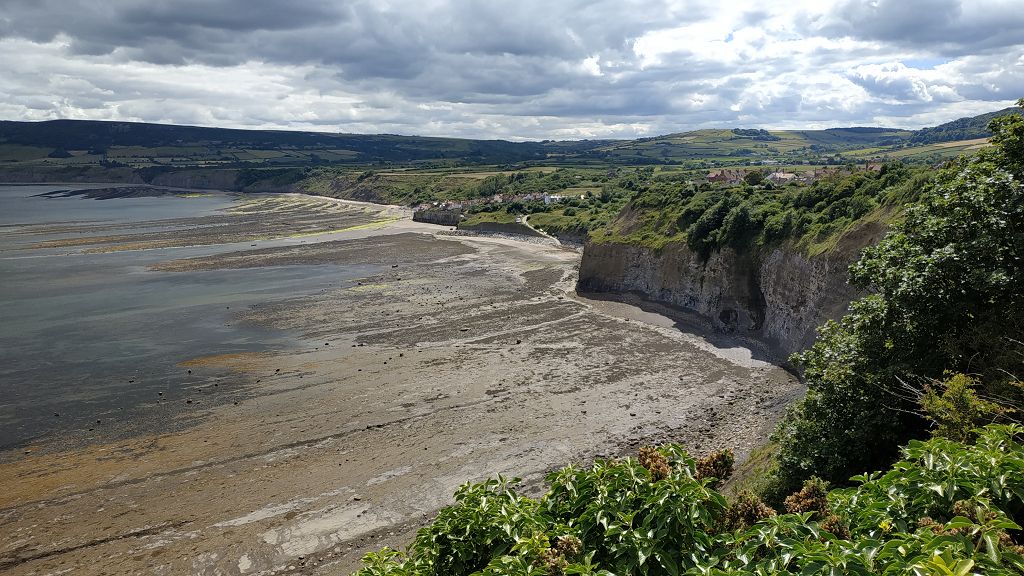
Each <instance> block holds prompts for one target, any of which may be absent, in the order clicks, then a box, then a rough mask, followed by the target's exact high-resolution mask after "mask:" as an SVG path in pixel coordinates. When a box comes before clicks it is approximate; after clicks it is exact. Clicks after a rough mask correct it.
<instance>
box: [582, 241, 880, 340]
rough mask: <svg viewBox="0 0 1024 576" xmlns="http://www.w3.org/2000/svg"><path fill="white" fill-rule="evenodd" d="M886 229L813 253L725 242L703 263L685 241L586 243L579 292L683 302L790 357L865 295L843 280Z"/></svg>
mask: <svg viewBox="0 0 1024 576" xmlns="http://www.w3.org/2000/svg"><path fill="white" fill-rule="evenodd" d="M884 233H885V228H884V226H882V225H880V224H879V223H877V222H871V223H866V224H863V225H861V226H860V227H859V228H857V229H855V230H853V231H851V232H849V233H847V234H846V235H844V236H843V237H842V238H840V239H839V242H838V245H837V246H836V247H835V248H834V249H833V250H830V251H828V252H825V253H823V254H820V255H817V256H808V255H807V254H805V253H804V252H803V251H801V250H798V249H796V248H794V247H791V246H785V245H783V246H777V247H769V248H762V249H759V250H756V251H753V252H744V253H741V252H737V251H736V250H733V249H732V248H726V249H723V250H721V251H720V252H716V253H713V254H712V255H711V257H710V258H708V260H707V261H704V260H703V259H702V258H701V257H700V255H699V254H697V253H695V252H694V251H692V250H691V249H690V248H689V247H687V246H686V244H683V243H674V244H669V245H668V246H665V247H664V248H662V249H660V250H654V249H652V248H646V247H642V246H636V245H630V244H619V243H601V244H597V243H588V244H587V245H586V246H585V248H584V250H583V260H582V262H581V264H580V277H579V284H578V290H579V291H581V292H618V293H626V292H630V293H636V294H639V295H640V296H642V297H644V298H647V299H649V300H654V301H658V302H662V303H666V304H669V305H672V306H677V307H681V308H684V309H686V310H688V311H692V312H695V313H697V314H699V315H700V316H702V317H704V318H706V319H707V320H709V321H710V322H711V323H712V324H713V325H714V326H715V327H716V328H718V329H719V330H722V331H723V332H727V333H732V334H735V335H737V336H741V337H744V338H750V339H753V340H756V341H759V342H762V343H764V344H766V345H767V346H768V347H769V349H770V350H771V351H772V352H773V353H775V354H778V355H780V356H788V355H789V354H791V353H793V352H797V351H799V350H802V349H804V348H806V347H807V346H808V345H809V344H811V343H812V342H813V341H814V337H815V329H816V328H817V327H818V326H820V325H821V324H822V323H824V322H825V321H826V320H829V319H837V318H839V317H841V316H842V315H843V314H844V313H845V312H846V310H847V306H848V305H849V303H850V301H852V300H854V299H855V298H858V297H860V296H862V295H863V292H861V291H860V290H858V289H857V288H854V287H853V286H850V285H849V284H848V283H847V269H848V267H849V266H850V264H852V263H853V262H854V261H856V259H857V258H858V256H859V254H860V251H861V250H862V249H863V248H864V247H866V246H868V245H870V244H873V243H875V242H878V241H879V240H880V239H881V238H882V236H883V235H884Z"/></svg>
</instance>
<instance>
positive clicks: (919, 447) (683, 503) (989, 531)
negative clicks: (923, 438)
mask: <svg viewBox="0 0 1024 576" xmlns="http://www.w3.org/2000/svg"><path fill="white" fill-rule="evenodd" d="M1022 433H1024V428H1022V427H1020V426H989V427H987V428H985V429H983V430H980V431H979V433H978V439H977V442H976V443H975V444H974V445H966V444H963V443H958V442H953V441H951V440H948V439H945V438H935V439H932V440H929V441H927V442H919V441H914V442H911V443H910V444H909V445H908V446H907V447H906V448H905V449H904V450H903V458H904V459H903V460H902V461H900V462H897V463H896V464H895V465H894V466H893V467H892V469H891V470H889V471H888V472H886V473H884V474H882V473H875V474H870V475H866V476H861V477H858V478H855V479H854V480H855V481H856V482H859V483H860V485H859V486H857V487H854V488H847V489H841V490H832V491H831V492H827V493H826V492H825V484H824V482H822V481H820V480H815V481H813V482H811V483H809V484H808V485H807V486H805V489H804V490H802V491H801V493H800V494H799V495H795V496H794V497H793V498H791V499H790V501H791V503H792V509H794V510H797V512H794V513H788V514H781V515H778V514H775V513H774V511H773V510H771V509H770V508H768V507H767V506H765V505H764V504H763V503H762V502H760V501H759V500H758V499H757V498H756V497H754V496H753V495H751V494H749V493H744V494H741V495H740V496H739V497H738V498H737V499H736V500H735V501H734V502H733V503H732V504H729V505H728V506H727V505H726V502H725V499H724V498H723V497H722V496H721V495H720V494H718V493H717V492H715V491H713V490H711V489H710V488H709V487H708V485H707V481H702V480H697V478H696V475H697V463H696V462H695V461H694V460H693V459H692V458H690V457H689V456H688V455H687V454H686V453H685V452H683V451H682V450H681V449H680V448H679V447H678V446H672V445H670V446H663V447H661V448H660V449H658V450H652V449H645V450H644V451H643V452H642V459H643V462H644V464H646V465H642V464H641V462H640V461H638V460H634V459H632V458H627V459H623V460H601V461H598V462H596V463H595V464H594V465H593V466H592V467H590V468H587V469H583V468H576V467H573V466H569V467H566V468H564V469H562V470H560V471H558V472H555V473H553V474H551V475H549V476H548V482H549V483H550V490H549V491H548V492H547V493H546V494H545V495H544V496H543V497H541V498H540V499H539V500H532V499H529V498H525V497H522V496H518V495H516V494H514V493H513V492H511V491H510V490H509V487H508V486H509V483H508V482H506V481H504V480H501V479H499V480H491V481H488V482H485V483H483V484H476V485H473V484H469V485H466V486H464V487H463V488H462V489H460V490H459V493H458V494H457V495H456V504H455V505H454V506H452V507H450V508H446V509H444V510H442V511H441V513H440V514H439V515H438V518H437V519H436V520H435V521H434V523H433V524H431V525H430V526H428V527H426V528H424V529H422V530H421V531H420V534H419V536H417V538H416V539H415V540H414V542H413V544H412V545H411V546H410V548H409V550H408V552H407V554H401V553H398V552H394V551H391V550H386V549H385V550H383V551H381V552H376V553H372V554H368V555H366V557H364V559H363V563H364V567H363V569H362V570H360V571H359V572H358V573H357V574H358V576H442V575H443V576H448V575H453V574H480V575H482V576H526V575H548V576H560V575H563V574H566V575H568V574H578V575H595V576H596V575H604V576H614V575H617V576H628V575H652V576H653V575H656V574H657V575H660V574H669V575H680V574H687V575H693V576H699V575H707V576H725V575H741V574H743V575H747V574H757V575H769V574H779V575H786V574H793V575H795V574H829V575H846V574H851V575H863V576H867V575H871V574H881V575H903V574H915V575H923V576H940V575H941V576H949V575H950V574H958V575H966V574H991V575H1011V574H1016V575H1018V576H1019V575H1020V574H1022V573H1024V557H1022V556H1021V552H1022V551H1024V549H1022V547H1021V546H1020V545H1019V544H1020V543H1019V541H1017V540H1015V538H1018V537H1019V536H1018V535H1019V530H1020V526H1019V525H1018V523H1017V522H1018V521H1019V519H1020V516H1021V511H1022V510H1024V445H1022V444H1021V443H1020V440H1019V436H1020V435H1021V434H1022ZM666 467H667V475H666V474H665V468H666Z"/></svg>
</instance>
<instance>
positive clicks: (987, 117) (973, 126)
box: [910, 107, 1020, 144]
mask: <svg viewBox="0 0 1024 576" xmlns="http://www.w3.org/2000/svg"><path fill="white" fill-rule="evenodd" d="M1018 112H1020V108H1017V107H1011V108H1004V109H1002V110H999V111H998V112H989V113H987V114H981V115H978V116H971V117H970V118H959V119H957V120H953V121H952V122H946V123H945V124H940V125H938V126H935V127H934V128H922V129H921V130H918V131H917V132H915V133H914V135H913V136H912V137H911V138H910V143H911V144H934V143H936V142H952V141H954V140H973V139H976V138H988V137H989V136H991V135H992V133H991V132H989V131H988V123H989V122H991V121H992V119H993V118H997V117H999V116H1006V115H1007V114H1015V113H1018Z"/></svg>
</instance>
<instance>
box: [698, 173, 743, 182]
mask: <svg viewBox="0 0 1024 576" xmlns="http://www.w3.org/2000/svg"><path fill="white" fill-rule="evenodd" d="M707 180H708V182H713V183H715V184H739V183H740V182H741V181H742V180H743V171H742V170H712V171H711V172H708V175H707Z"/></svg>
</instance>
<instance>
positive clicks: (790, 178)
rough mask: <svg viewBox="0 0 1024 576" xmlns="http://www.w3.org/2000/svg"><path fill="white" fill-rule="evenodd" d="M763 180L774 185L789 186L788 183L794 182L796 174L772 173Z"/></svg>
mask: <svg viewBox="0 0 1024 576" xmlns="http://www.w3.org/2000/svg"><path fill="white" fill-rule="evenodd" d="M765 179H766V180H768V181H770V182H772V183H774V184H789V183H790V182H796V180H797V177H796V174H793V173H792V172H772V173H771V174H769V175H768V176H765Z"/></svg>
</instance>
